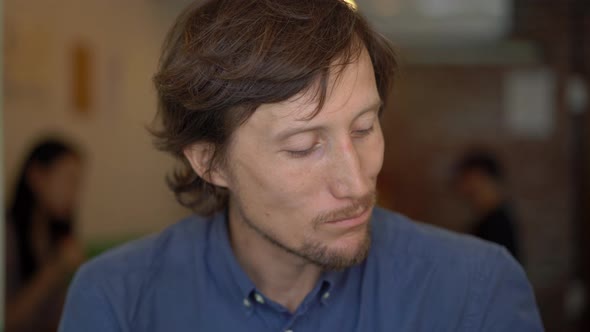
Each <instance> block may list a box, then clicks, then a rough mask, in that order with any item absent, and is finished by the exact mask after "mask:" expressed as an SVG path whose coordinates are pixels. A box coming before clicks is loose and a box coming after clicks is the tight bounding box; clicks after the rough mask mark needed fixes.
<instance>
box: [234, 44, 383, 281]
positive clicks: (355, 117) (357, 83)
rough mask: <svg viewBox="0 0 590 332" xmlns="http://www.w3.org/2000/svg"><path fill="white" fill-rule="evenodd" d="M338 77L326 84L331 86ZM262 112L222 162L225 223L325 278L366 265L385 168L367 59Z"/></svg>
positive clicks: (243, 128) (375, 94)
mask: <svg viewBox="0 0 590 332" xmlns="http://www.w3.org/2000/svg"><path fill="white" fill-rule="evenodd" d="M335 76H336V75H332V77H335ZM316 105H317V104H316V102H315V101H312V98H310V97H309V95H302V96H297V97H296V98H292V99H291V100H288V101H285V102H282V103H277V104H267V105H263V106H261V107H260V108H259V109H258V110H257V111H256V112H255V113H254V114H253V115H252V116H251V117H250V118H249V119H248V121H247V122H246V123H245V124H244V125H242V126H241V127H239V128H238V129H237V130H236V132H235V133H234V136H233V139H232V143H231V145H230V148H229V150H228V158H227V168H226V170H227V172H226V173H227V174H226V179H227V186H228V189H229V191H230V220H231V222H232V223H235V222H240V223H245V224H246V225H247V226H248V227H249V228H250V229H253V230H255V232H254V234H256V235H257V236H258V237H259V238H261V239H263V240H264V241H269V242H270V243H272V244H274V245H275V247H277V248H280V249H282V250H286V251H287V252H289V253H291V254H294V255H295V256H299V257H301V258H304V259H305V260H306V261H308V262H312V263H315V264H317V265H319V266H321V267H323V268H325V269H342V268H345V267H348V266H350V265H354V264H356V263H359V262H361V261H362V260H364V259H365V258H366V255H367V252H368V248H369V244H370V237H369V224H368V221H369V218H370V215H371V211H372V208H373V206H374V203H375V186H376V179H377V174H378V173H379V171H380V170H381V165H382V162H383V135H382V132H381V127H380V124H379V119H378V111H379V108H380V106H381V100H380V97H379V94H378V91H377V87H376V83H375V76H374V72H373V67H372V64H371V60H370V57H369V55H368V54H367V52H366V51H363V53H362V55H361V56H360V58H359V59H358V60H357V61H356V62H354V63H352V64H350V65H347V66H346V67H345V69H344V71H343V72H342V73H341V76H340V77H339V79H338V80H336V81H335V80H334V79H332V82H331V83H330V86H329V87H328V95H327V100H326V103H325V106H324V107H323V109H322V110H321V112H320V113H319V114H317V115H316V116H315V117H312V118H310V117H309V115H310V114H311V113H313V111H314V109H315V107H316Z"/></svg>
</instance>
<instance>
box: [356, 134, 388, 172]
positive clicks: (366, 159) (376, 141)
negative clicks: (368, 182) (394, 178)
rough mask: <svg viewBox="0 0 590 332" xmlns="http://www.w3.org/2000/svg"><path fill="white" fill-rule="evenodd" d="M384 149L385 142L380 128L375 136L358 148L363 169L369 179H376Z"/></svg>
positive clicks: (381, 164) (381, 163)
mask: <svg viewBox="0 0 590 332" xmlns="http://www.w3.org/2000/svg"><path fill="white" fill-rule="evenodd" d="M384 149H385V142H384V140H383V134H382V133H381V129H380V128H379V130H377V132H376V133H375V136H374V137H373V138H372V139H370V140H368V141H367V144H364V145H363V146H362V147H361V148H360V149H359V152H360V159H361V160H362V165H363V169H364V170H365V172H366V175H367V176H369V177H370V178H371V179H376V177H377V175H378V174H379V172H380V171H381V167H382V166H383V153H384Z"/></svg>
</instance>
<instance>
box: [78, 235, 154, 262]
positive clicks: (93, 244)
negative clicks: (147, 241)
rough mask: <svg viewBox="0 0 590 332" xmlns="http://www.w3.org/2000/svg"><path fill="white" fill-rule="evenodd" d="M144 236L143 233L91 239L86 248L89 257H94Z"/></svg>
mask: <svg viewBox="0 0 590 332" xmlns="http://www.w3.org/2000/svg"><path fill="white" fill-rule="evenodd" d="M140 237H142V235H124V236H118V237H114V238H105V239H96V240H90V241H88V243H87V244H86V245H85V247H84V249H85V252H86V257H87V258H88V259H91V258H94V257H96V256H98V255H100V254H102V253H104V252H105V251H108V250H110V249H113V248H115V247H118V246H120V245H122V244H124V243H126V242H129V241H133V240H135V239H138V238H140Z"/></svg>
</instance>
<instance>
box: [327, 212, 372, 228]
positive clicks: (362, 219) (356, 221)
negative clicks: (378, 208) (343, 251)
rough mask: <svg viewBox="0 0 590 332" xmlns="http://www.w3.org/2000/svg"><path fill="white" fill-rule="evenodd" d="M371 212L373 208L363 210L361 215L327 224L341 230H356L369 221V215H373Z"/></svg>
mask: <svg viewBox="0 0 590 332" xmlns="http://www.w3.org/2000/svg"><path fill="white" fill-rule="evenodd" d="M371 210H372V208H367V209H365V210H363V211H362V212H361V213H358V214H355V215H353V216H350V217H345V218H342V219H336V220H330V221H328V222H326V224H328V225H330V226H334V227H341V228H354V227H358V226H362V225H364V224H366V223H367V222H368V221H369V214H370V213H371Z"/></svg>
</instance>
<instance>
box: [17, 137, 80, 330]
mask: <svg viewBox="0 0 590 332" xmlns="http://www.w3.org/2000/svg"><path fill="white" fill-rule="evenodd" d="M81 173H82V158H81V155H80V153H79V152H77V151H76V149H74V148H73V147H71V146H70V145H68V144H66V143H64V142H62V141H60V140H57V139H47V140H43V141H42V142H40V143H39V144H37V145H36V146H35V147H34V148H33V149H32V151H31V153H30V154H29V155H28V157H27V159H26V160H25V162H24V164H23V166H22V169H21V172H20V176H19V178H18V181H17V183H16V188H15V189H16V190H15V192H14V194H13V197H12V203H11V204H10V205H9V207H8V211H7V212H8V215H7V223H6V241H5V243H6V246H7V248H6V253H7V259H6V264H7V266H6V273H7V274H6V292H5V294H6V301H5V317H6V318H5V331H6V332H17V331H19V332H21V331H35V332H43V331H56V330H57V325H58V323H59V317H60V315H61V310H62V307H63V301H64V295H65V293H66V290H67V285H68V282H69V279H70V278H71V276H72V273H73V272H74V271H75V269H76V268H77V267H78V266H79V265H80V264H81V263H82V261H83V257H84V255H83V252H82V248H81V247H80V245H79V243H78V242H77V241H76V240H75V238H74V234H73V229H72V228H73V220H72V217H73V214H74V209H75V208H76V206H77V203H78V196H79V187H80V179H81Z"/></svg>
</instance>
